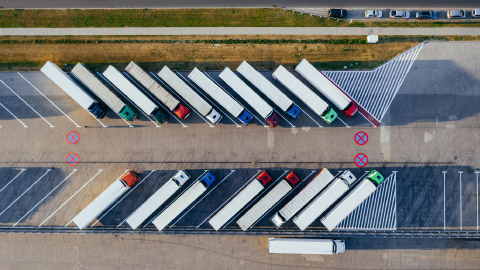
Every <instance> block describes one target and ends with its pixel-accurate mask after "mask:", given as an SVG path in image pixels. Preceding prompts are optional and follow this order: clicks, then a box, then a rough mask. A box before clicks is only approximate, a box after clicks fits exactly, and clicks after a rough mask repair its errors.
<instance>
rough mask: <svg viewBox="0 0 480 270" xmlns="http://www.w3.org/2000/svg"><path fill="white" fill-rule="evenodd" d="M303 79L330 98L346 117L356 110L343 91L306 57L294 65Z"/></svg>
mask: <svg viewBox="0 0 480 270" xmlns="http://www.w3.org/2000/svg"><path fill="white" fill-rule="evenodd" d="M295 71H297V72H298V73H299V74H300V75H301V76H302V77H303V78H305V80H307V81H308V82H309V83H310V84H311V85H313V87H315V88H316V89H317V90H318V91H320V93H322V94H323V95H324V96H325V97H326V98H327V99H328V100H330V101H331V102H332V103H333V104H334V105H335V106H336V107H337V108H338V109H339V110H341V111H343V113H344V114H345V115H347V116H348V117H352V116H353V115H355V113H356V112H357V111H358V108H357V106H355V104H354V103H353V101H352V100H351V99H350V98H349V97H348V96H347V95H345V93H343V91H342V90H341V89H340V87H338V85H336V84H335V83H334V82H332V81H331V80H330V79H329V78H328V77H327V76H325V74H323V73H322V72H321V71H319V70H318V69H316V68H315V67H314V66H312V64H310V63H309V62H308V61H307V59H303V60H302V61H301V62H300V64H298V65H297V66H296V67H295Z"/></svg>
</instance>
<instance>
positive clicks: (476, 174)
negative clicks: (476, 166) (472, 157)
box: [475, 171, 479, 231]
mask: <svg viewBox="0 0 480 270" xmlns="http://www.w3.org/2000/svg"><path fill="white" fill-rule="evenodd" d="M478 173H479V172H478V171H476V172H475V176H476V177H477V231H478Z"/></svg>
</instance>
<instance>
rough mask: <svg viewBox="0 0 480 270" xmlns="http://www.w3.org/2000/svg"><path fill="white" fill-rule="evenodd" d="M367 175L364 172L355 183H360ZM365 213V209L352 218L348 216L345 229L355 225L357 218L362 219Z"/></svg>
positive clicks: (361, 209)
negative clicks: (348, 220)
mask: <svg viewBox="0 0 480 270" xmlns="http://www.w3.org/2000/svg"><path fill="white" fill-rule="evenodd" d="M341 172H342V171H339V172H338V173H337V174H336V175H335V176H334V179H335V178H337V176H338V175H339V174H340V173H341ZM367 173H368V171H366V172H365V173H364V174H363V175H362V176H360V178H358V179H357V181H355V182H356V183H359V182H361V181H362V180H363V179H364V177H365V175H367ZM349 190H351V188H349ZM365 211H366V209H364V208H360V209H359V210H358V211H357V213H358V214H355V215H353V216H350V215H348V216H347V218H348V217H350V222H349V223H348V225H347V224H346V225H347V227H352V226H353V225H354V224H356V223H357V218H358V217H363V216H364V212H365Z"/></svg>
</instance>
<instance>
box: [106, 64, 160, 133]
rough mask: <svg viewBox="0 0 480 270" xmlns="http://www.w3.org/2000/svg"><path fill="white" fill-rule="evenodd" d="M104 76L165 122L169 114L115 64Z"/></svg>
mask: <svg viewBox="0 0 480 270" xmlns="http://www.w3.org/2000/svg"><path fill="white" fill-rule="evenodd" d="M103 76H104V77H105V78H107V79H108V80H109V81H110V82H111V83H112V84H113V85H114V86H115V87H116V88H117V89H118V90H119V91H120V92H122V93H123V94H125V96H127V97H128V98H129V99H130V100H131V101H132V102H133V103H135V104H136V105H137V106H138V107H139V108H140V109H141V110H142V111H143V112H144V113H146V114H147V115H150V116H152V117H153V119H155V120H156V121H157V122H158V123H160V124H161V123H163V122H165V119H166V118H167V115H166V114H165V112H164V111H163V110H162V109H161V108H160V107H158V106H157V104H155V103H154V102H153V101H152V100H151V99H150V98H149V97H147V96H146V95H145V94H144V93H143V92H142V91H140V89H138V88H137V87H136V86H135V85H133V83H132V82H130V81H129V80H128V79H127V78H125V76H123V74H122V73H121V72H120V71H118V69H116V68H115V67H114V66H108V68H107V69H106V70H105V71H104V72H103Z"/></svg>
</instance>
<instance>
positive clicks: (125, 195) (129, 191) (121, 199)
mask: <svg viewBox="0 0 480 270" xmlns="http://www.w3.org/2000/svg"><path fill="white" fill-rule="evenodd" d="M155 171H156V170H152V171H151V172H150V173H149V174H148V175H147V176H145V177H144V178H143V179H142V180H140V182H138V184H136V185H135V186H134V187H133V188H131V189H129V190H128V191H127V193H125V194H124V195H123V196H122V198H120V199H119V200H117V202H116V203H115V204H114V205H113V206H111V207H109V209H108V210H107V211H106V212H105V213H104V214H103V215H101V216H100V217H99V218H97V220H96V221H95V222H94V223H93V224H92V226H95V224H97V223H98V222H99V221H100V220H101V219H102V218H103V217H105V216H106V215H107V214H108V213H110V211H112V209H113V208H115V206H117V205H118V204H119V203H120V202H122V201H123V199H125V198H126V197H127V196H128V194H130V193H132V191H134V190H135V189H136V188H137V187H138V186H140V184H142V183H143V181H145V180H147V178H148V177H149V176H150V175H152V173H154V172H155ZM124 174H125V173H124ZM122 175H123V174H122ZM120 177H121V176H120ZM120 177H119V178H120ZM117 179H118V178H117Z"/></svg>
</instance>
